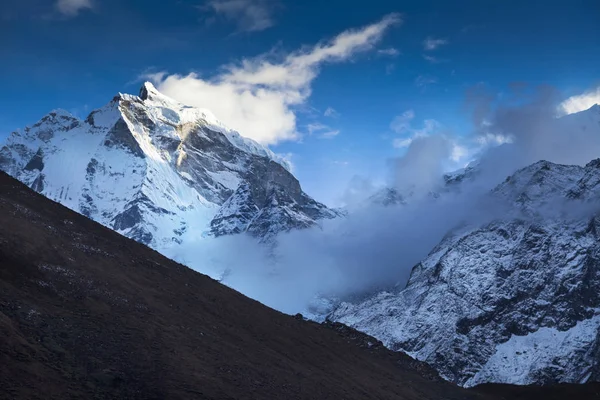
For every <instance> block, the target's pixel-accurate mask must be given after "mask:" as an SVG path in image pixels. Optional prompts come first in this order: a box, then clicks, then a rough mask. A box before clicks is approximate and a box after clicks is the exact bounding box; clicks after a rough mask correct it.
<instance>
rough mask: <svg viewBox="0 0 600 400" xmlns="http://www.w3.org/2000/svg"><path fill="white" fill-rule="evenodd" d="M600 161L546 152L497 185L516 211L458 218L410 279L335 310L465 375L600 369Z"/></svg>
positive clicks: (534, 377) (518, 376) (505, 376)
mask: <svg viewBox="0 0 600 400" xmlns="http://www.w3.org/2000/svg"><path fill="white" fill-rule="evenodd" d="M599 183H600V161H599V160H595V161H592V162H590V163H589V164H587V165H586V166H585V167H579V166H564V165H557V164H552V163H549V162H545V161H542V162H538V163H535V164H533V165H531V166H529V167H527V168H524V169H522V170H520V171H518V172H516V173H515V174H514V175H512V176H510V177H509V178H507V179H506V181H505V182H503V183H502V184H500V185H498V186H497V187H496V188H495V189H493V190H492V192H491V193H490V197H491V198H492V199H494V200H495V201H496V202H497V203H498V204H503V205H505V206H506V209H507V210H510V211H509V212H507V213H506V214H505V215H504V216H502V217H501V218H495V219H494V220H493V221H491V222H487V223H485V224H483V225H479V224H471V225H468V226H463V227H461V228H458V229H455V230H454V231H452V232H450V233H449V234H448V235H446V237H445V238H444V239H443V240H442V241H441V243H439V244H438V245H437V246H436V247H435V248H434V249H433V250H432V251H431V253H430V254H429V255H428V256H427V257H426V258H425V259H424V260H422V261H421V262H420V263H418V264H417V265H416V266H415V267H414V269H413V271H412V274H411V277H410V279H409V282H408V284H407V285H406V287H405V288H400V289H398V290H394V291H386V292H381V293H377V294H375V295H373V296H372V297H370V298H368V299H367V300H365V301H361V302H359V303H356V304H351V303H343V304H341V305H340V306H339V307H338V308H337V309H336V310H335V311H334V312H333V314H332V315H331V316H330V318H331V319H333V320H336V321H340V322H343V323H345V324H348V325H350V326H352V327H354V328H356V329H359V330H361V331H364V332H367V333H369V334H371V335H373V336H375V337H377V338H378V339H380V340H382V341H383V342H384V344H385V345H386V346H388V347H390V348H392V349H394V350H401V351H404V352H406V353H408V354H409V355H411V356H413V357H415V358H417V359H419V360H422V361H426V362H428V363H430V364H431V365H432V366H434V367H435V368H436V369H437V370H438V371H439V372H440V373H441V374H442V376H444V377H445V378H446V379H448V380H450V381H453V382H456V383H458V384H460V385H464V386H474V385H477V384H480V383H485V382H501V383H516V384H530V383H553V382H573V383H579V382H586V381H595V380H598V379H600V369H599V367H598V361H597V360H598V359H599V356H600V353H599V351H600V350H599V348H600V333H599V332H600V331H599V329H600V294H599V293H600V291H599V290H598V288H599V287H600V233H599V232H600V231H599V229H598V228H599V227H600V225H599V223H600V214H599V213H598V212H599V211H600V202H599V200H600V198H599V190H600V185H599Z"/></svg>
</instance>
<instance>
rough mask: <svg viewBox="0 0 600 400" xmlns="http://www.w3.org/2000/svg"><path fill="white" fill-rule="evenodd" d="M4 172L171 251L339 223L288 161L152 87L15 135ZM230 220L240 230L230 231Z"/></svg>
mask: <svg viewBox="0 0 600 400" xmlns="http://www.w3.org/2000/svg"><path fill="white" fill-rule="evenodd" d="M0 168H1V169H3V170H5V171H7V172H8V173H9V174H11V175H12V176H14V177H16V178H17V179H19V180H21V181H23V182H24V183H26V184H28V185H29V186H30V187H32V188H34V189H35V190H37V191H38V192H40V193H42V194H44V195H46V196H47V197H49V198H51V199H53V200H55V201H58V202H60V203H63V204H65V205H66V206H68V207H70V208H72V209H74V210H76V211H78V212H81V213H83V214H85V215H87V216H88V217H90V218H92V219H94V220H96V221H98V222H100V223H102V224H104V225H106V226H108V227H110V228H113V229H115V230H117V231H118V232H121V233H122V234H124V235H126V236H129V237H131V238H134V239H136V240H138V241H141V242H143V243H146V244H149V245H151V246H152V247H154V248H156V249H159V250H164V251H166V252H168V249H170V248H172V247H173V246H177V245H180V244H182V243H184V242H186V241H189V240H196V239H197V238H199V237H202V236H207V235H208V236H210V235H215V236H219V235H227V234H235V233H241V232H248V233H250V234H252V235H254V236H258V237H260V238H262V239H265V236H264V235H266V234H267V232H268V236H269V240H270V239H272V238H273V236H274V235H276V234H277V233H278V232H281V231H286V230H289V229H293V228H299V227H307V226H312V225H314V224H316V221H317V220H318V219H319V218H332V217H335V216H337V214H336V213H335V212H333V211H331V210H329V209H328V208H327V207H325V206H324V205H322V204H320V203H318V202H316V201H315V200H313V199H312V198H310V197H309V196H308V195H306V194H305V193H304V192H302V189H301V188H300V184H299V183H298V181H297V180H296V178H295V177H293V175H292V174H291V173H290V171H289V170H290V167H289V164H288V163H287V162H286V161H284V160H283V159H282V158H281V157H279V156H277V155H275V154H274V153H273V152H272V151H271V150H269V149H268V148H266V147H264V146H262V145H260V144H259V143H257V142H255V141H253V140H252V139H249V138H245V137H243V136H241V135H240V134H239V133H238V132H236V131H234V130H231V129H229V128H227V127H226V126H225V125H224V124H223V123H221V122H220V121H218V120H217V118H215V116H214V115H213V114H212V113H210V112H209V111H207V110H202V109H198V108H194V107H189V106H186V105H184V104H181V103H180V102H178V101H176V100H174V99H171V98H169V97H167V96H165V95H163V94H162V93H160V92H159V91H158V90H157V89H156V88H155V87H154V85H152V84H151V83H149V82H145V83H144V84H143V85H142V87H141V88H140V92H139V95H138V96H134V95H129V94H122V93H119V94H118V95H117V96H115V97H114V98H113V99H112V100H111V101H110V102H109V103H108V104H106V105H105V106H103V107H101V108H99V109H97V110H94V111H92V112H91V113H90V114H89V116H88V117H87V118H86V119H85V120H84V121H81V120H79V119H77V118H75V117H74V116H72V115H71V114H69V113H68V112H66V111H64V110H54V111H52V112H50V113H49V114H48V115H46V116H45V117H43V118H42V119H41V120H40V121H39V122H38V123H36V124H34V125H33V126H31V127H27V128H25V129H24V130H23V131H22V132H15V133H13V134H12V135H10V137H9V138H8V139H7V141H6V143H5V144H4V146H3V147H2V149H1V150H0ZM243 193H247V194H248V195H246V196H242V197H240V196H241V194H243ZM230 197H233V198H235V199H236V200H235V201H234V200H230V201H228V200H229V199H230ZM273 199H276V200H277V201H273ZM234 204H235V205H236V207H234V206H233V205H234ZM222 207H225V208H223V209H222ZM276 209H277V210H276ZM279 209H280V210H279ZM291 210H293V213H292V212H291ZM266 215H269V216H270V217H269V218H271V219H270V220H269V221H266V222H265V221H264V218H265V216H266ZM217 216H218V218H217V219H216V220H214V218H215V217H217ZM236 216H237V217H236ZM224 218H229V219H231V218H234V219H235V218H237V220H238V222H236V223H235V224H233V225H230V226H229V227H228V226H226V225H224V224H223V223H222V222H223V221H224V220H225V219H224ZM240 221H245V223H242V222H240ZM253 221H254V223H255V224H254V225H252V222H253ZM258 221H262V222H261V223H260V224H258ZM265 223H267V224H272V226H269V227H268V229H267V228H266V227H265ZM259 226H260V227H262V228H260V227H259ZM165 249H167V250H165Z"/></svg>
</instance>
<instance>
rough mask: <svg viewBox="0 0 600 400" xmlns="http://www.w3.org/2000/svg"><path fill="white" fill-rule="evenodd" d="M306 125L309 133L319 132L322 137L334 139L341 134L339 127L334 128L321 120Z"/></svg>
mask: <svg viewBox="0 0 600 400" xmlns="http://www.w3.org/2000/svg"><path fill="white" fill-rule="evenodd" d="M306 127H307V129H308V134H309V135H312V134H318V137H319V138H320V139H333V138H334V137H336V136H337V135H339V134H340V130H339V129H332V128H331V127H330V126H328V125H325V124H322V123H320V122H315V123H312V124H308V125H307V126H306Z"/></svg>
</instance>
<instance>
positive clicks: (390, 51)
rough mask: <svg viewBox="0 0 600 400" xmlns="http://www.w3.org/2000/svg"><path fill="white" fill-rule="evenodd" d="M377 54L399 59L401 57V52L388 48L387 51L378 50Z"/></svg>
mask: <svg viewBox="0 0 600 400" xmlns="http://www.w3.org/2000/svg"><path fill="white" fill-rule="evenodd" d="M377 54H381V55H383V56H390V57H397V56H399V55H400V51H399V50H398V49H395V48H393V47H388V48H387V49H379V50H377Z"/></svg>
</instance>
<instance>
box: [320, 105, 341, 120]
mask: <svg viewBox="0 0 600 400" xmlns="http://www.w3.org/2000/svg"><path fill="white" fill-rule="evenodd" d="M323 115H324V116H326V117H330V118H338V117H339V116H340V113H339V112H337V111H336V110H335V108H333V107H327V109H326V110H325V112H324V113H323Z"/></svg>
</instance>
